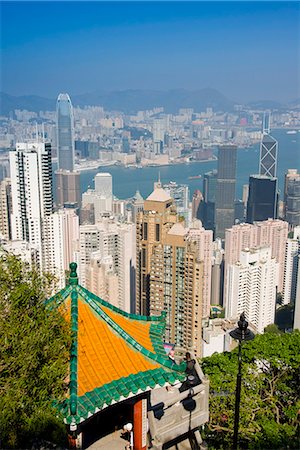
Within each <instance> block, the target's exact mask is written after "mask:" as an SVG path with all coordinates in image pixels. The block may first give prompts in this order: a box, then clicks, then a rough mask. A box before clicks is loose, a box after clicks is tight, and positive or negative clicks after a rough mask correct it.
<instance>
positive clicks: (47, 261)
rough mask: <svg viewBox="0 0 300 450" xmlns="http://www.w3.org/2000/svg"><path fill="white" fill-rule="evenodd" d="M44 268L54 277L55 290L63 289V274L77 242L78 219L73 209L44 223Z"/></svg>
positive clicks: (47, 219) (67, 267)
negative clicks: (55, 279) (56, 282)
mask: <svg viewBox="0 0 300 450" xmlns="http://www.w3.org/2000/svg"><path fill="white" fill-rule="evenodd" d="M44 234H45V237H44V242H43V252H44V268H45V270H47V271H48V272H51V273H52V274H53V275H55V276H56V278H57V280H58V286H57V288H59V289H62V288H64V287H65V278H66V276H65V274H66V270H68V269H69V264H70V262H72V261H74V253H75V251H76V250H77V246H78V242H79V218H78V216H77V214H76V213H75V211H74V210H73V209H61V210H59V211H58V212H55V213H53V214H51V215H50V216H48V217H46V219H45V223H44Z"/></svg>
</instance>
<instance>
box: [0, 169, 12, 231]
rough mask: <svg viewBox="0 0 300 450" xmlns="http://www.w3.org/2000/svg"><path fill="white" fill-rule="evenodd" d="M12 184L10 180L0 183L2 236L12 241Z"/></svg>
mask: <svg viewBox="0 0 300 450" xmlns="http://www.w3.org/2000/svg"><path fill="white" fill-rule="evenodd" d="M11 209H12V206H11V182H10V179H9V178H4V180H2V181H0V235H1V236H2V237H4V238H5V239H7V240H9V239H11V221H10V214H11Z"/></svg>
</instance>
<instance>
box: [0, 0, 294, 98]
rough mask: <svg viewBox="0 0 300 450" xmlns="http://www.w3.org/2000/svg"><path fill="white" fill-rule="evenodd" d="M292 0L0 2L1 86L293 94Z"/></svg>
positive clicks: (19, 90)
mask: <svg viewBox="0 0 300 450" xmlns="http://www.w3.org/2000/svg"><path fill="white" fill-rule="evenodd" d="M299 19H300V17H299V3H297V2H288V1H285V2H270V1H269V2H245V1H243V2H225V1H223V2H124V1H123V2H71V1H69V2H24V1H23V2H2V3H1V28H2V31H1V47H2V61H1V66H2V69H1V90H2V91H4V92H7V93H10V94H12V95H22V94H38V95H42V96H45V97H56V95H57V93H58V92H63V91H67V92H69V93H70V94H81V93H86V92H93V91H109V90H122V89H161V90H167V89H174V88H186V89H190V90H193V89H201V88H204V87H212V88H215V89H218V90H220V91H221V92H222V93H223V94H224V95H226V96H228V97H229V98H231V99H233V100H236V101H245V100H256V99H274V100H289V99H293V98H296V97H298V96H299V95H300V94H299V53H300V51H299V50H300V49H299V46H300V44H299V39H300V30H299V27H300V25H299V23H300V22H299Z"/></svg>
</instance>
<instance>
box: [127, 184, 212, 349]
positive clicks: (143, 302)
mask: <svg viewBox="0 0 300 450" xmlns="http://www.w3.org/2000/svg"><path fill="white" fill-rule="evenodd" d="M136 249H137V258H136V262H137V264H136V267H137V277H136V298H137V311H141V312H142V313H143V314H150V315H160V314H161V312H162V311H166V314H167V317H166V331H165V339H166V341H167V342H171V343H176V344H177V345H179V346H183V347H192V348H193V350H194V352H195V353H196V354H197V355H199V356H200V353H201V329H202V325H201V323H202V316H203V314H204V315H205V317H207V316H208V315H209V309H210V289H211V284H210V283H211V256H212V232H211V231H209V230H205V229H204V228H203V227H202V226H201V222H199V221H197V220H196V221H194V222H193V223H192V226H191V228H185V227H184V222H180V221H179V218H178V216H177V214H176V208H175V206H174V203H173V199H171V196H170V195H169V194H168V193H167V192H166V191H165V190H164V189H162V188H161V185H160V183H156V186H155V189H154V192H152V194H150V196H149V197H148V198H147V199H146V201H145V204H144V211H141V212H140V213H139V214H138V216H137V242H136ZM204 298H205V302H204V300H203V299H204Z"/></svg>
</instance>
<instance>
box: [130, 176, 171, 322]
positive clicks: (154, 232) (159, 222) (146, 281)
mask: <svg viewBox="0 0 300 450" xmlns="http://www.w3.org/2000/svg"><path fill="white" fill-rule="evenodd" d="M157 184H158V186H157V185H156V188H155V189H154V191H153V192H152V194H150V195H149V197H148V198H147V199H146V200H145V202H144V211H141V212H139V213H138V214H137V220H136V238H137V242H136V251H137V257H136V309H137V313H138V314H144V315H148V314H149V313H150V272H151V260H152V254H153V251H154V247H156V246H158V247H159V248H160V249H161V251H162V245H163V242H164V239H165V236H166V233H167V232H168V231H169V230H170V228H171V227H172V226H173V224H174V223H176V222H177V214H176V208H175V207H174V205H173V200H172V199H171V196H170V195H169V194H167V192H166V191H164V190H163V189H162V187H161V184H160V183H157ZM161 296H162V299H163V296H164V294H163V291H162V292H161Z"/></svg>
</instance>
